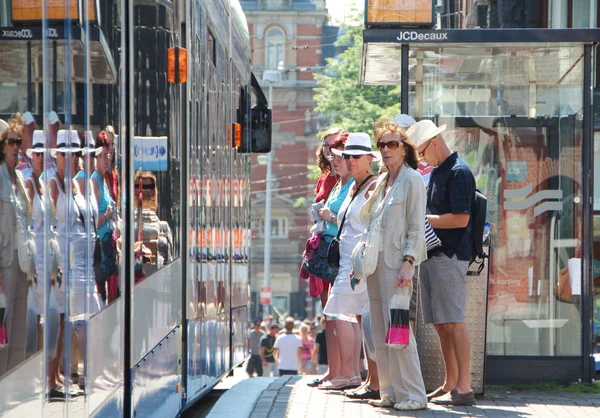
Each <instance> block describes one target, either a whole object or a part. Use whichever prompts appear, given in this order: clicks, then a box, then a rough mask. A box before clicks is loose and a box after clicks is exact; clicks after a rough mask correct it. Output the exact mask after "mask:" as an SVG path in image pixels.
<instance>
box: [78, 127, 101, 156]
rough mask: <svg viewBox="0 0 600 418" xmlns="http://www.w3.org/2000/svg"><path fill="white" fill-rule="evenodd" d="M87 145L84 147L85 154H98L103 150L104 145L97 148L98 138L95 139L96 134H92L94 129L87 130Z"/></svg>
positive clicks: (85, 134)
mask: <svg viewBox="0 0 600 418" xmlns="http://www.w3.org/2000/svg"><path fill="white" fill-rule="evenodd" d="M84 136H85V144H86V145H85V147H83V153H84V154H91V155H92V156H95V155H96V154H100V153H101V152H102V147H98V148H96V140H95V139H94V135H92V131H85V133H84Z"/></svg>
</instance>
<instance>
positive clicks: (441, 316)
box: [419, 253, 469, 324]
mask: <svg viewBox="0 0 600 418" xmlns="http://www.w3.org/2000/svg"><path fill="white" fill-rule="evenodd" d="M468 268H469V262H468V261H461V260H459V259H457V258H456V255H455V256H454V257H452V258H448V256H447V255H446V254H444V253H438V254H437V255H435V256H433V257H431V258H430V259H428V260H427V261H425V262H423V263H421V265H420V270H421V272H420V277H419V281H420V285H421V286H420V287H421V289H420V290H421V309H422V312H423V321H424V322H425V323H426V324H448V323H464V322H465V306H466V302H467V269H468Z"/></svg>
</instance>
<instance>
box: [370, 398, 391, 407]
mask: <svg viewBox="0 0 600 418" xmlns="http://www.w3.org/2000/svg"><path fill="white" fill-rule="evenodd" d="M369 405H371V406H376V407H378V408H391V407H393V406H394V401H393V399H392V398H383V399H377V400H376V399H371V400H370V401H369Z"/></svg>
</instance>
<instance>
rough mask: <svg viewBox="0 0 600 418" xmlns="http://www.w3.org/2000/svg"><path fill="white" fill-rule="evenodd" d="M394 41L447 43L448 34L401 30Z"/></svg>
mask: <svg viewBox="0 0 600 418" xmlns="http://www.w3.org/2000/svg"><path fill="white" fill-rule="evenodd" d="M396 39H397V40H399V41H447V40H448V32H438V31H436V32H418V31H416V30H403V31H402V32H400V35H399V36H397V37H396Z"/></svg>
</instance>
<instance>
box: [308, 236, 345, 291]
mask: <svg viewBox="0 0 600 418" xmlns="http://www.w3.org/2000/svg"><path fill="white" fill-rule="evenodd" d="M328 249H329V244H328V243H327V241H325V240H324V239H323V237H322V235H313V236H312V237H310V238H309V239H308V241H307V242H306V247H305V250H304V254H303V256H302V266H301V268H302V271H305V272H307V273H308V274H311V275H313V276H315V277H318V278H320V279H323V280H325V281H326V282H329V283H333V282H334V281H335V278H336V276H337V273H338V271H337V269H335V268H333V267H331V266H330V265H329V263H328V260H327V253H328Z"/></svg>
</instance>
